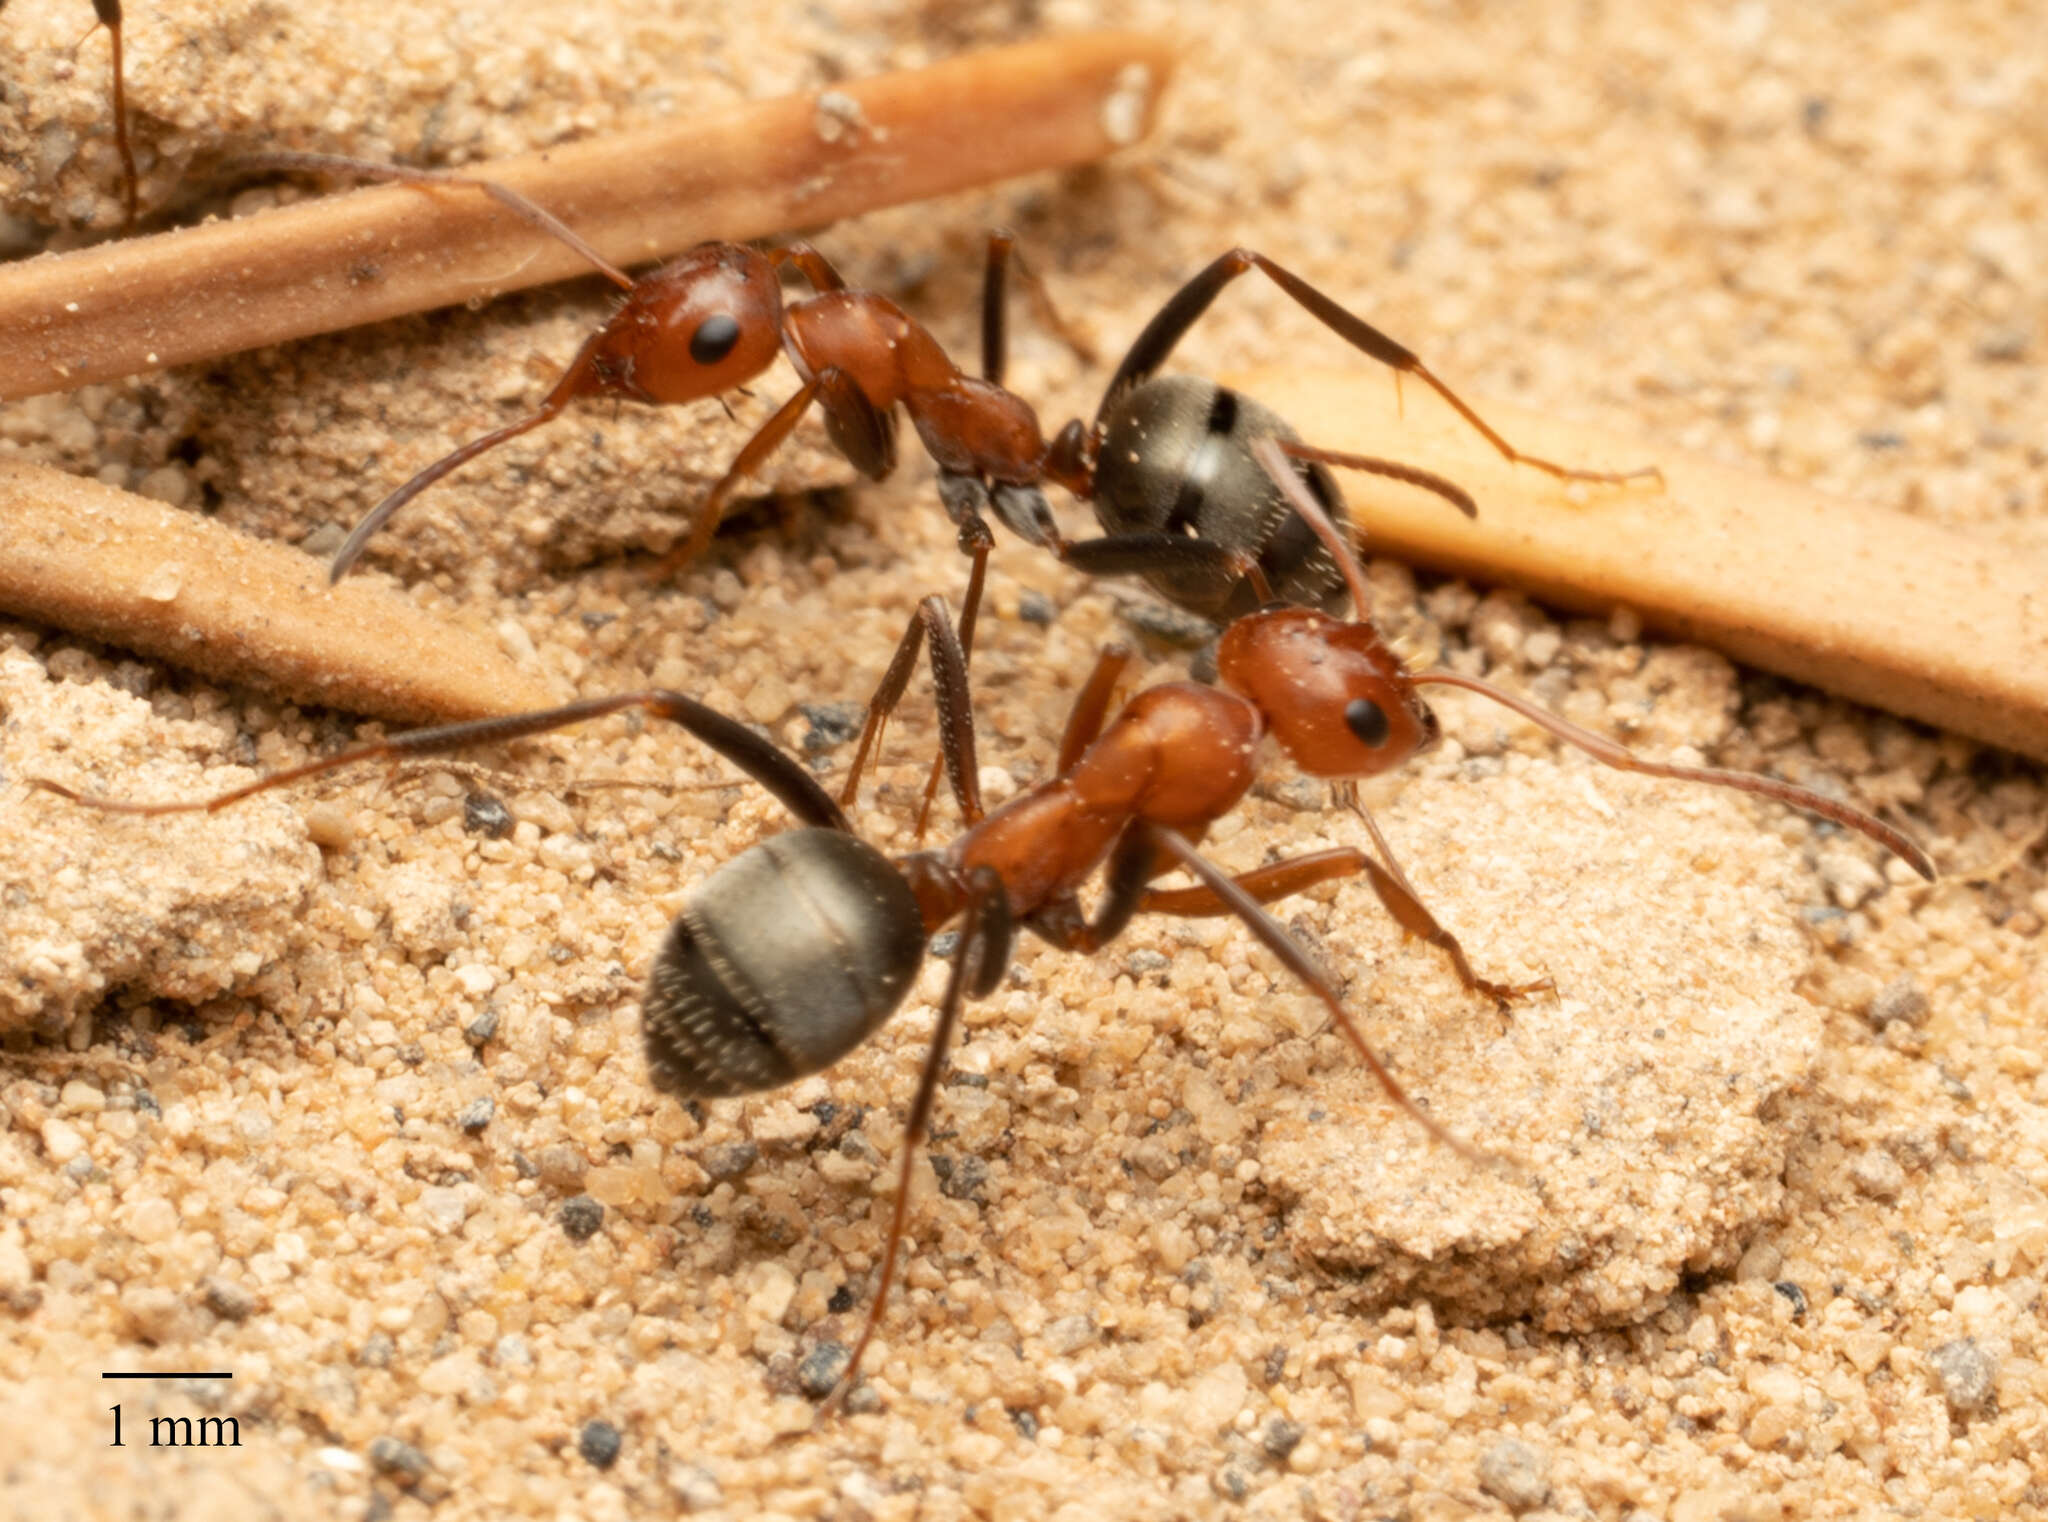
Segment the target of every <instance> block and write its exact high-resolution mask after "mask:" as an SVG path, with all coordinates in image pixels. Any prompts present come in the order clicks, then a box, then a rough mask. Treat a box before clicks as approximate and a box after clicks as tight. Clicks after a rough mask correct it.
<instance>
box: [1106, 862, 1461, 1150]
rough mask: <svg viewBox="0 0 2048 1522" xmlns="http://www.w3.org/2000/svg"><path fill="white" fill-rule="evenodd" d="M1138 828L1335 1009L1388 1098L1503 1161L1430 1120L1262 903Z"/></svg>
mask: <svg viewBox="0 0 2048 1522" xmlns="http://www.w3.org/2000/svg"><path fill="white" fill-rule="evenodd" d="M1137 829H1138V830H1140V831H1142V832H1144V834H1145V835H1146V837H1147V838H1148V839H1149V840H1150V841H1151V842H1152V843H1155V844H1156V845H1157V846H1158V848H1159V849H1160V850H1161V851H1163V852H1164V853H1166V854H1167V855H1170V856H1172V857H1174V858H1175V859H1176V860H1178V861H1179V863H1180V864H1181V865H1182V866H1183V867H1185V868H1187V870H1188V871H1189V872H1190V873H1192V874H1193V875H1194V876H1195V878H1196V879H1197V880H1198V881H1199V882H1200V883H1201V884H1202V885H1203V886H1204V887H1206V888H1207V889H1208V890H1209V891H1210V892H1211V893H1213V894H1215V895H1216V897H1217V898H1218V899H1219V900H1220V901H1221V902H1222V904H1223V905H1224V907H1225V908H1226V909H1227V910H1228V911H1229V912H1230V913H1232V914H1234V915H1236V916H1237V917H1238V918H1239V919H1241V920H1243V921H1244V923H1245V927H1246V928H1247V929H1248V930H1250V931H1251V933H1252V934H1253V935H1255V936H1257V937H1258V938H1259V941H1260V942H1261V943H1262V944H1263V945H1264V946H1265V948H1266V949H1267V950H1268V951H1270V952H1272V953H1273V955H1274V956H1276V957H1278V958H1279V959H1280V962H1281V965H1282V966H1284V967H1285V968H1286V969H1287V970H1288V971H1289V972H1291V973H1293V974H1294V975H1295V977H1297V978H1299V979H1300V980H1301V982H1302V983H1303V984H1304V985H1306V986H1307V988H1308V990H1309V991H1310V992H1311V993H1313V994H1314V995H1315V996H1316V997H1317V998H1319V999H1321V1000H1322V1001H1323V1007H1324V1008H1326V1009H1327V1010H1329V1012H1330V1018H1331V1019H1333V1020H1335V1021H1336V1022H1337V1027H1338V1029H1340V1030H1341V1031H1343V1033H1344V1036H1345V1039H1346V1040H1348V1041H1349V1042H1350V1043H1351V1048H1352V1050H1353V1051H1355V1052H1357V1053H1358V1056H1359V1060H1360V1061H1362V1062H1363V1063H1364V1064H1365V1065H1366V1068H1367V1069H1368V1070H1369V1071H1370V1072H1371V1073H1372V1075H1373V1077H1375V1078H1377V1079H1378V1080H1379V1083H1380V1087H1381V1089H1383V1090H1384V1091H1385V1092H1386V1095H1387V1097H1388V1098H1389V1099H1391V1100H1392V1101H1393V1102H1394V1103H1395V1104H1396V1105H1397V1106H1399V1107H1400V1109H1401V1110H1402V1111H1403V1112H1405V1113H1406V1114H1407V1116H1408V1118H1409V1119H1410V1120H1412V1121H1414V1122H1415V1123H1416V1124H1417V1125H1419V1126H1420V1127H1422V1129H1423V1130H1424V1131H1426V1132H1428V1133H1429V1135H1430V1137H1431V1138H1432V1139H1433V1140H1436V1141H1439V1142H1442V1143H1443V1144H1444V1145H1445V1146H1447V1147H1449V1148H1450V1149H1451V1150H1452V1151H1453V1152H1455V1153H1457V1154H1458V1155H1459V1156H1460V1157H1462V1158H1465V1159H1467V1160H1468V1161H1471V1162H1494V1161H1497V1159H1494V1158H1492V1157H1491V1156H1490V1155H1489V1154H1487V1153H1484V1152H1481V1151H1479V1150H1478V1149H1477V1148H1475V1147H1473V1146H1472V1145H1471V1143H1469V1142H1466V1141H1462V1140H1460V1139H1459V1138H1458V1137H1456V1136H1454V1135H1452V1134H1451V1133H1450V1132H1449V1131H1447V1130H1445V1129H1444V1128H1443V1127H1442V1126H1441V1125H1439V1124H1438V1123H1437V1122H1436V1121H1434V1120H1432V1119H1431V1118H1430V1116H1429V1114H1428V1112H1426V1111H1425V1110H1423V1109H1422V1107H1421V1106H1419V1105H1417V1104H1416V1103H1415V1101H1414V1100H1412V1099H1410V1098H1409V1097H1408V1091H1407V1090H1406V1089H1404V1088H1402V1087H1401V1084H1400V1082H1399V1080H1397V1079H1396V1078H1395V1077H1394V1075H1393V1074H1392V1073H1391V1072H1389V1071H1388V1070H1387V1066H1386V1064H1385V1063H1383V1062H1381V1061H1380V1058H1379V1054H1378V1053H1377V1052H1375V1051H1374V1050H1373V1049H1372V1046H1371V1044H1370V1043H1368V1042H1367V1041H1366V1039H1365V1033H1364V1032H1363V1031H1361V1030H1359V1028H1358V1026H1357V1024H1356V1022H1354V1021H1353V1020H1352V1018H1351V1016H1350V1014H1349V1013H1348V1012H1347V1011H1346V1010H1345V1008H1344V1001H1343V1000H1342V999H1340V998H1339V997H1338V996H1337V990H1336V989H1334V988H1332V987H1331V986H1330V980H1329V979H1328V978H1327V977H1325V976H1324V975H1323V973H1322V971H1321V970H1320V969H1319V968H1318V967H1317V966H1316V964H1315V963H1314V962H1313V961H1311V960H1310V959H1309V955H1308V953H1307V952H1305V951H1303V950H1302V949H1301V947H1299V946H1298V945H1296V944H1295V942H1294V938H1293V937H1292V936H1290V935H1289V934H1288V933H1287V931H1286V929H1285V928H1284V927H1283V926H1282V925H1281V924H1280V923H1279V921H1277V920H1275V919H1274V918H1273V916H1272V915H1270V914H1268V913H1266V911H1265V910H1264V909H1262V908H1260V907H1259V902H1258V900H1257V899H1255V898H1253V897H1252V895H1251V894H1249V893H1247V892H1245V891H1244V890H1243V889H1242V888H1240V887H1239V886H1238V885H1237V884H1236V883H1235V882H1233V881H1231V879H1230V878H1229V877H1228V876H1227V875H1226V874H1225V873H1224V872H1223V871H1222V869H1221V868H1219V867H1217V866H1215V865H1214V864H1212V863H1211V862H1210V861H1209V860H1208V859H1207V858H1206V857H1204V856H1203V855H1202V853H1201V852H1200V851H1197V850H1196V849H1195V848H1194V846H1192V845H1191V844H1189V842H1188V841H1187V840H1186V838H1185V837H1183V836H1182V835H1180V834H1179V833H1178V832H1177V831H1174V830H1169V829H1166V828H1164V827H1163V826H1160V825H1155V824H1149V823H1144V822H1140V823H1139V824H1138V826H1137Z"/></svg>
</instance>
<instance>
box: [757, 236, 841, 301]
mask: <svg viewBox="0 0 2048 1522" xmlns="http://www.w3.org/2000/svg"><path fill="white" fill-rule="evenodd" d="M768 261H769V263H771V264H773V265H774V266H775V267H776V268H778V269H780V268H782V267H783V266H784V265H791V264H793V265H795V266H796V268H797V269H798V270H799V271H800V272H801V273H802V275H803V277H804V279H806V280H808V281H810V283H811V289H812V290H814V291H816V292H817V293H818V294H819V295H821V296H822V295H824V294H825V293H826V292H827V291H843V290H845V289H846V281H845V280H844V279H843V278H842V277H841V276H840V273H839V271H838V270H836V269H834V268H833V267H832V261H831V260H829V259H827V258H826V257H825V256H824V255H823V254H821V253H819V252H818V251H817V250H816V249H815V248H813V247H811V245H810V244H808V243H805V242H803V241H802V240H798V241H797V242H795V243H785V244H784V245H783V246H782V247H781V248H771V249H769V250H768Z"/></svg>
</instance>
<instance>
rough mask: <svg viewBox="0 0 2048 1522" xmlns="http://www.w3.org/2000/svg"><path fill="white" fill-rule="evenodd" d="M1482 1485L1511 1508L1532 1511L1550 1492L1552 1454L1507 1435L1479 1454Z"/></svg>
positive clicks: (1496, 1498) (1488, 1492)
mask: <svg viewBox="0 0 2048 1522" xmlns="http://www.w3.org/2000/svg"><path fill="white" fill-rule="evenodd" d="M1479 1488H1480V1489H1481V1490H1483V1491H1485V1492H1486V1493H1487V1494H1488V1495H1490V1496H1492V1497H1493V1498H1494V1499H1495V1500H1496V1501H1498V1502H1500V1503H1501V1505H1503V1506H1505V1507H1507V1509H1508V1510H1509V1511H1531V1510H1534V1509H1535V1508H1536V1507H1538V1506H1541V1505H1542V1504H1543V1502H1544V1500H1545V1498H1546V1497H1548V1496H1549V1494H1550V1455H1549V1454H1547V1453H1544V1452H1542V1451H1541V1450H1539V1449H1535V1448H1531V1447H1530V1446H1529V1445H1528V1444H1527V1443H1524V1442H1522V1441H1521V1440H1520V1439H1518V1438H1512V1437H1504V1438H1501V1439H1500V1440H1499V1441H1498V1442H1496V1443H1495V1444H1494V1445H1493V1446H1492V1447H1491V1448H1489V1449H1487V1450H1486V1452H1484V1453H1482V1454H1481V1455H1480V1456H1479Z"/></svg>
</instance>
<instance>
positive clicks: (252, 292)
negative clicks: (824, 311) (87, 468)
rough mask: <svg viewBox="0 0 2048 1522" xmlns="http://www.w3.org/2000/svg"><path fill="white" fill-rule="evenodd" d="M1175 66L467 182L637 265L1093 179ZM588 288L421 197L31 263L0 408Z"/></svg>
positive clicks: (468, 195) (5, 289)
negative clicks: (698, 247)
mask: <svg viewBox="0 0 2048 1522" xmlns="http://www.w3.org/2000/svg"><path fill="white" fill-rule="evenodd" d="M1172 65H1173V55H1172V51H1171V49H1170V48H1169V47H1168V45H1167V44H1166V43H1165V42H1164V41H1163V40H1161V39H1159V38H1156V37H1151V36H1147V35H1143V34H1139V33H1131V32H1090V33H1084V34H1081V35H1078V36H1072V37H1061V38H1055V39H1052V40H1050V41H1044V42H1034V43H1026V44H1024V45H1022V46H1020V47H1011V48H1001V49H997V50H995V51H992V52H988V53H981V54H975V55H971V56H969V57H965V58H957V59H953V60H951V61H949V62H946V63H942V64H937V65H934V66H933V67H931V68H927V69H918V70H913V71H910V72H907V73H900V74H885V75H882V76H881V77H879V78H876V79H869V80H862V81H858V82H854V83H849V84H845V85H840V86H835V87H834V88H833V89H832V90H831V91H829V92H826V93H825V94H823V95H801V96H787V97H784V98H782V99H779V100H770V101H758V102H754V103H752V104H749V105H745V106H741V107H739V108H737V109H733V110H727V111H723V112H720V113H718V114H715V115H712V116H706V117H702V118H698V119H695V120H692V121H687V122H679V123H676V124H674V125H670V126H663V127H655V128H649V129H646V130H643V131H638V132H628V133H620V134H618V135H616V136H612V137H606V138H600V139H594V140H592V141H590V142H584V143H575V144H571V145H570V146H568V147H564V148H557V149H553V150H550V151H549V152H546V153H538V154H531V155H528V156H526V157H523V158H517V159H506V160H501V161H497V162H492V163H484V164H475V165H470V166H467V168H468V169H470V170H472V171H473V172H474V173H476V174H477V175H478V176H479V177H488V178H490V179H493V180H496V181H498V182H500V183H501V184H505V185H509V186H511V187H512V188H513V189H515V190H518V191H521V192H523V193H524V194H526V195H527V196H529V197H530V198H532V199H533V200H535V201H537V202H539V203H540V204H541V205H542V206H544V207H546V208H547V209H548V210H549V211H551V212H553V213H555V214H556V215H557V216H559V217H561V218H562V219H563V220H564V221H565V222H568V223H569V224H571V225H572V226H574V227H575V228H576V230H577V231H578V232H579V233H581V234H582V235H583V236H584V237H586V238H587V239H589V241H590V242H591V243H592V244H593V245H595V246H596V247H597V248H598V249H599V250H600V251H601V252H602V253H604V254H605V255H606V256H607V257H608V258H611V259H613V260H616V261H618V262H619V263H622V264H634V263H640V262H642V261H646V260H651V259H658V258H660V257H662V256H663V255H666V254H670V253H674V252H676V251H678V250H680V249H683V248H687V247H689V246H690V245H691V244H694V243H701V242H704V241H706V240H707V239H712V238H733V239H739V238H754V237H761V236H764V235H766V234H769V233H774V232H781V231H786V230H788V229H790V228H798V227H816V226H818V225H820V224H823V223H827V222H831V221H834V220H835V219H837V218H840V217H850V216H853V215H856V214H857V213H860V212H864V211H872V210H874V209H876V208H877V207H882V206H894V205H898V204H900V203H902V202H905V201H914V200H918V199H921V198H923V197H927V196H935V195H942V194H944V193H945V192H947V191H951V190H959V189H961V188H963V187H966V186H970V185H980V184H985V183H987V182H989V181H992V180H1000V179H1006V178H1009V177H1011V176H1014V175H1020V174H1027V173H1030V172H1032V171H1034V170H1040V169H1056V168H1062V167H1065V166H1068V165H1072V164H1081V163H1086V162H1088V161H1090V160H1092V159H1097V158H1100V157H1102V156H1103V155H1105V154H1107V153H1110V152H1112V151H1114V150H1115V149H1117V148H1120V147H1122V146H1124V145H1125V144H1128V143H1131V142H1135V141H1136V140H1137V139H1138V138H1139V137H1141V136H1143V135H1144V133H1145V131H1146V130H1147V128H1148V127H1149V126H1150V124H1151V120H1152V110H1153V106H1154V103H1155V102H1156V100H1157V98H1158V93H1159V90H1160V87H1161V86H1162V85H1163V84H1164V83H1165V81H1166V79H1167V76H1168V75H1169V73H1170V72H1171V70H1172ZM587 273H589V266H588V265H587V264H586V263H585V262H584V260H583V259H581V258H580V257H579V256H578V255H577V254H576V253H574V252H573V251H572V250H570V249H568V248H565V247H563V246H562V245H561V244H559V243H558V242H556V241H555V240H554V239H552V238H549V237H546V236H545V235H543V234H541V233H539V232H537V231H535V230H534V229H533V228H532V227H530V226H528V225H527V224H526V223H525V222H523V221H521V220H520V219H519V218H518V217H515V216H514V215H513V214H512V213H511V212H509V211H507V210H505V209H504V208H503V207H502V206H499V205H497V204H496V203H495V202H493V201H491V200H490V199H488V198H487V197H485V196H483V195H480V194H477V193H476V192H474V191H464V190H458V189H453V188H439V189H432V190H426V189H420V188H416V187H412V186H379V187H375V188H372V189H366V190H359V191H356V192H353V193H352V194H348V195H343V196H335V197H330V198H327V199H324V200H318V201H311V202H306V203H303V204H300V205H297V206H291V207H286V208H283V209H281V210H274V211H269V212H264V213H260V214H258V215H256V216H251V217H244V218H241V219H238V220H236V221H232V222H224V223H212V224H209V225H207V226H204V227H191V228H183V229H180V230H178V231H176V232H170V233H164V234H161V235H159V236H157V237H151V238H136V239H131V240H129V241H127V242H123V243H114V244H108V245H106V246H104V247H99V248H92V249H85V250H81V251H79V252H77V253H72V254H64V255H60V256H57V257H53V258H47V259H34V260H30V261H28V262H27V263H24V264H17V265H14V266H11V267H9V268H7V269H4V270H0V399H6V398H11V397H19V396H33V395H36V394H38V393H40V392H44V391H63V390H68V389H70V388H72V387H75V386H81V385H85V384H86V383H88V382H91V381H104V380H112V379H115V378H117V377H120V376H123V375H132V374H135V373H137V372H139V371H143V370H154V369H158V368H161V367H163V366H166V365H179V364H188V363H190V362H192V361H194V360H199V359H209V358H212V357H214V356H216V355H220V354H231V353H235V352H236V351H238V350H242V349H252V348H257V347H260V346H262V345H264V344H273V343H281V342H283V341H285V340H287V339H292V338H303V337H306V336H307V335H309V334H313V333H327V332H332V331H334V330H336V329H339V328H347V327H353V326H356V325H357V324H360V323H369V322H377V321H381V320H382V319H384V318H387V317H395V316H398V315H400V314H402V313H406V312H419V311H425V310H427V309H428V308H431V307H439V306H450V305H453V304H455V303H457V302H464V301H470V300H473V299H476V298H477V297H480V296H488V295H494V294H496V293H498V292H502V291H509V290H519V289H523V288H525V287H527V286H531V285H540V284H543V283H544V282H547V281H550V280H561V279H565V278H568V277H570V276H574V275H582V274H587Z"/></svg>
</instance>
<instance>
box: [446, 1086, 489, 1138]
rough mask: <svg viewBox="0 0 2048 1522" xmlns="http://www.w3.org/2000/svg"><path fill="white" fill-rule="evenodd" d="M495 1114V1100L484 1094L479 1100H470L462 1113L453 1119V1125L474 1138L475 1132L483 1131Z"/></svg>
mask: <svg viewBox="0 0 2048 1522" xmlns="http://www.w3.org/2000/svg"><path fill="white" fill-rule="evenodd" d="M497 1113H498V1102H497V1100H495V1099H493V1098H491V1096H490V1095H488V1094H485V1095H483V1096H482V1097H481V1098H478V1099H472V1100H471V1101H470V1102H469V1103H468V1104H466V1105H464V1106H463V1107H462V1113H461V1114H460V1115H458V1116H456V1117H455V1124H456V1125H457V1126H458V1127H460V1128H461V1129H462V1130H464V1131H467V1132H469V1134H470V1135H472V1136H474V1135H475V1134H476V1133H477V1132H479V1131H481V1130H483V1128H484V1127H485V1126H488V1125H489V1124H490V1123H491V1117H492V1116H493V1115H496V1114H497Z"/></svg>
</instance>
